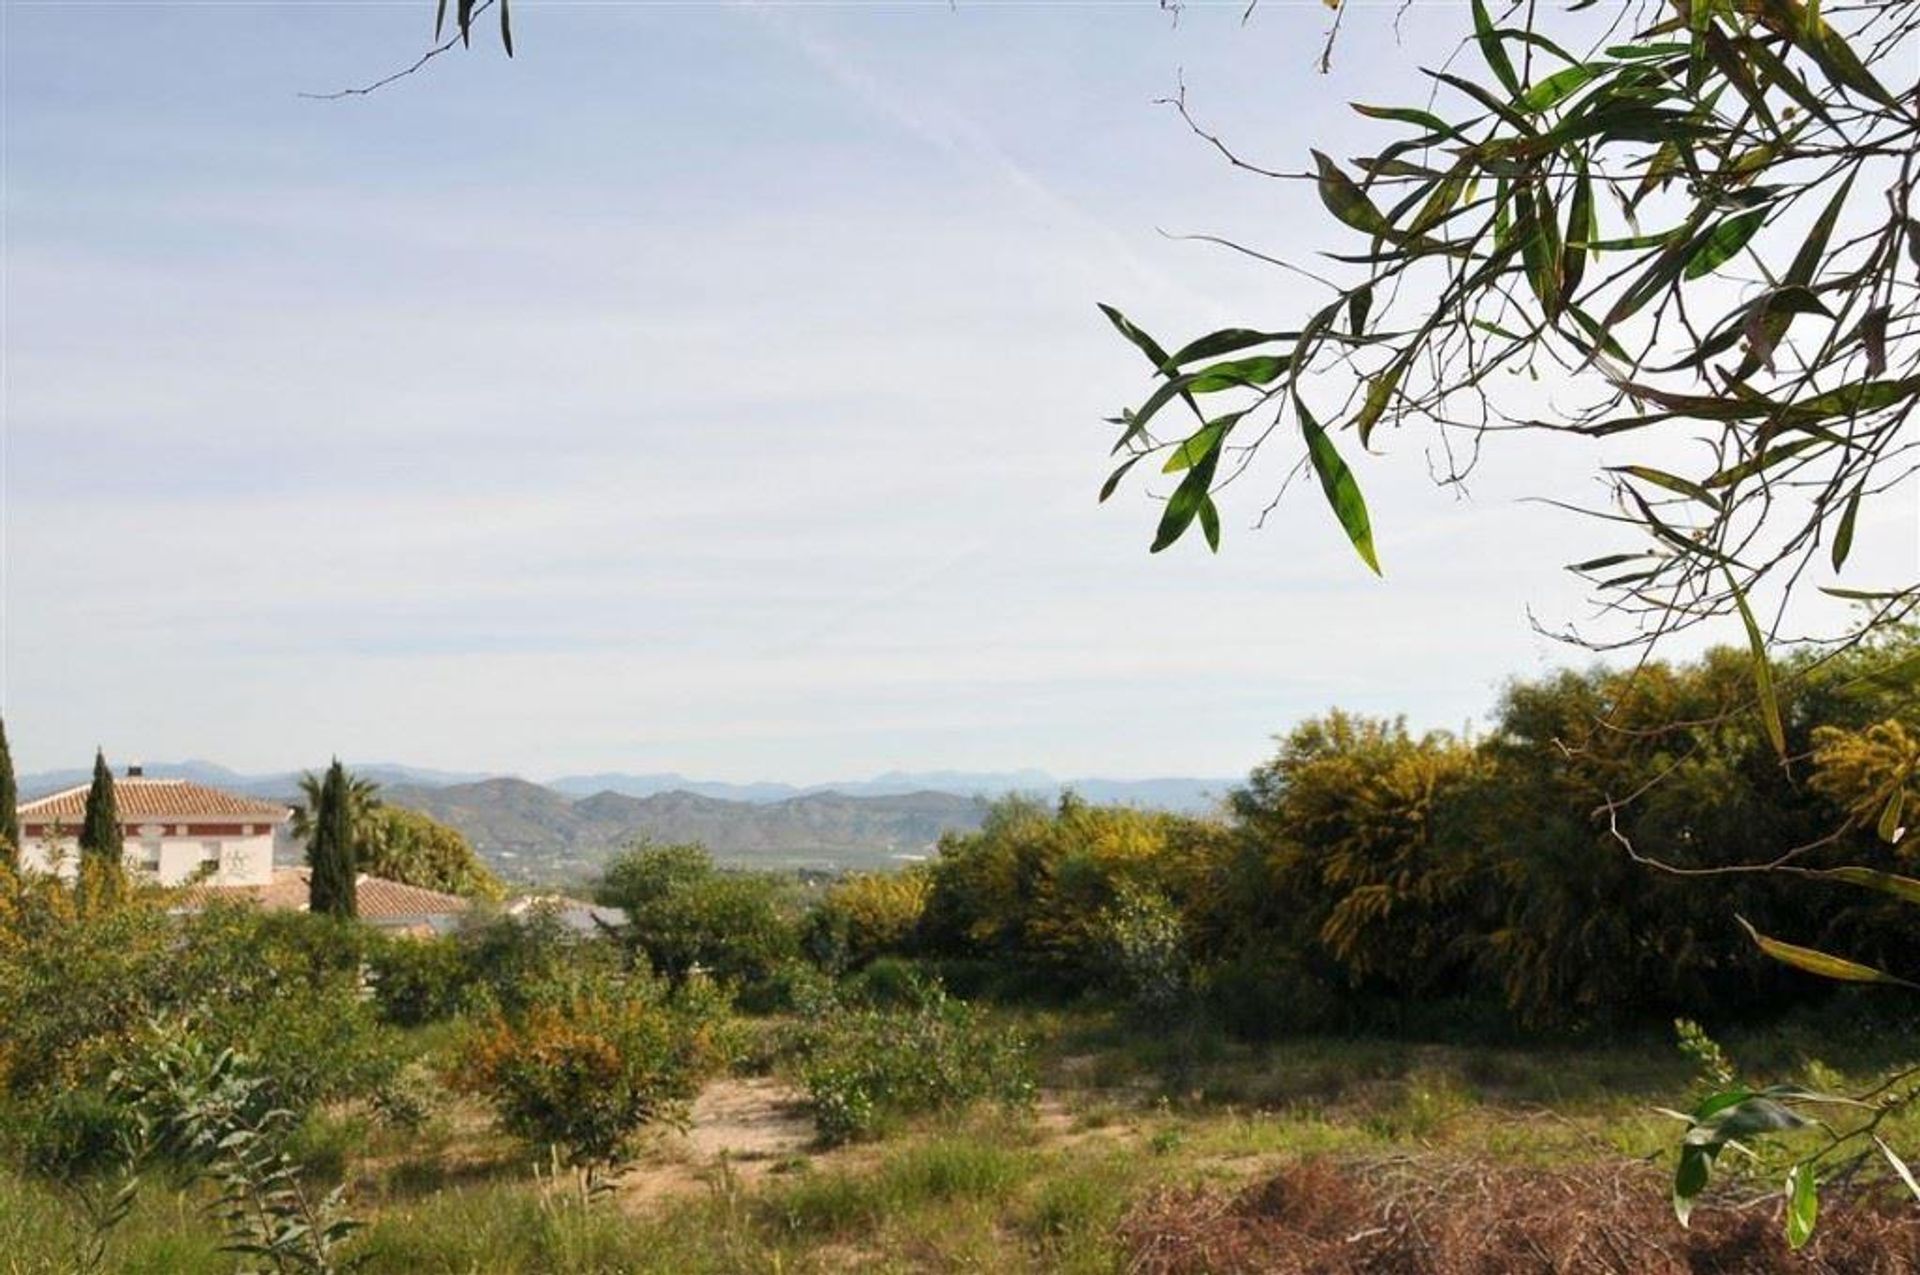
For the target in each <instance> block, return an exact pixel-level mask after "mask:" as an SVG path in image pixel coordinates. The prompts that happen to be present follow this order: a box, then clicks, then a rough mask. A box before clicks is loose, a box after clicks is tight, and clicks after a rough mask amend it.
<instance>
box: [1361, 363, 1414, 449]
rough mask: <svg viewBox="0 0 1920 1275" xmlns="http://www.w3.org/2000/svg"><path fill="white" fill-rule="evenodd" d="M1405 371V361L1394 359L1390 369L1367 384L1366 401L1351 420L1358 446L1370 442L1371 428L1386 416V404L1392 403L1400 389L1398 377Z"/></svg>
mask: <svg viewBox="0 0 1920 1275" xmlns="http://www.w3.org/2000/svg"><path fill="white" fill-rule="evenodd" d="M1406 369H1407V364H1406V360H1404V359H1396V360H1395V361H1394V363H1393V366H1392V367H1389V368H1388V369H1387V370H1386V371H1384V372H1382V373H1380V374H1379V375H1378V376H1376V377H1374V378H1373V379H1372V380H1370V381H1368V382H1367V397H1366V400H1365V401H1364V402H1363V403H1361V405H1360V414H1359V415H1358V416H1356V417H1354V419H1353V428H1354V430H1355V432H1356V433H1358V434H1359V435H1360V446H1362V447H1365V446H1367V445H1368V443H1369V442H1370V441H1371V440H1372V438H1373V427H1374V426H1375V425H1377V424H1379V423H1380V418H1381V417H1382V416H1383V415H1385V414H1386V410H1387V404H1389V403H1391V402H1392V401H1393V395H1394V391H1395V390H1397V389H1399V388H1400V377H1401V374H1402V373H1404V372H1405V371H1406Z"/></svg>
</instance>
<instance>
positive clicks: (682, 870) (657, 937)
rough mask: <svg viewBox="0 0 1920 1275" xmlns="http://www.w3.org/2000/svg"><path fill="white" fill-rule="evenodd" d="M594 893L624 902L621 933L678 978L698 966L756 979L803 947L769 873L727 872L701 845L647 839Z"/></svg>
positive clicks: (612, 903) (720, 975)
mask: <svg viewBox="0 0 1920 1275" xmlns="http://www.w3.org/2000/svg"><path fill="white" fill-rule="evenodd" d="M595 897H596V898H597V899H598V900H599V901H600V902H601V903H603V904H606V905H608V906H609V907H617V908H621V909H624V910H625V912H626V914H627V923H626V924H625V925H624V926H622V927H621V928H620V930H619V931H618V933H617V935H616V937H617V938H618V939H619V940H620V941H621V943H623V944H624V945H625V946H626V947H627V948H628V950H629V951H631V952H632V953H633V954H634V956H635V958H636V959H638V960H641V961H644V962H645V963H646V964H647V965H648V966H649V967H650V968H651V969H652V970H653V971H654V972H655V973H656V974H659V975H661V976H662V977H664V978H666V979H668V980H669V981H671V982H674V983H679V982H681V981H683V980H684V979H685V978H686V977H687V976H688V975H689V974H690V973H692V972H693V971H694V970H696V969H698V970H701V971H704V972H705V973H707V974H710V975H712V976H713V977H714V978H717V979H720V980H721V981H723V982H727V983H733V984H743V983H755V982H759V981H761V980H763V979H765V978H767V977H768V976H769V975H771V974H772V973H773V972H774V971H775V970H776V969H778V968H780V966H781V965H783V964H785V963H786V962H788V961H791V960H793V959H794V958H795V957H796V956H797V955H798V953H799V939H798V930H797V926H796V921H797V918H796V916H795V915H794V910H793V909H792V908H790V907H789V906H787V904H786V901H785V900H784V899H783V897H782V895H781V890H780V883H779V882H778V881H777V880H776V879H775V878H774V877H772V876H770V875H768V874H765V873H754V872H727V871H723V870H722V869H720V868H718V867H716V866H715V865H714V862H713V858H712V856H711V855H709V854H708V853H707V852H706V851H705V850H703V849H702V848H700V847H699V846H651V845H642V846H639V847H637V848H635V849H633V850H630V851H628V852H627V853H625V854H623V855H621V856H619V857H618V858H616V859H614V860H613V862H612V863H610V864H609V865H608V866H607V870H606V874H605V875H604V876H603V877H602V878H601V882H600V886H599V889H598V890H597V891H596V892H595Z"/></svg>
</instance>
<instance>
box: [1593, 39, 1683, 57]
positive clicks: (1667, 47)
mask: <svg viewBox="0 0 1920 1275" xmlns="http://www.w3.org/2000/svg"><path fill="white" fill-rule="evenodd" d="M1692 48H1693V46H1692V45H1690V44H1680V43H1676V42H1669V43H1666V44H1614V45H1609V46H1608V47H1607V56H1608V57H1610V58H1619V59H1620V60H1621V61H1623V62H1633V61H1638V60H1641V59H1645V58H1670V57H1674V56H1676V55H1684V54H1686V53H1687V52H1688V51H1689V50H1691V49H1692Z"/></svg>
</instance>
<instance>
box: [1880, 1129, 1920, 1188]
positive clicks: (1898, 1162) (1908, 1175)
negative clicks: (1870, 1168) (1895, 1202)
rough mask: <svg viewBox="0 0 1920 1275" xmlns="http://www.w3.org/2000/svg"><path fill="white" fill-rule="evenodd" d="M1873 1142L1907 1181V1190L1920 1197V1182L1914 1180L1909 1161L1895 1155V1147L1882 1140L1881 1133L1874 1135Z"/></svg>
mask: <svg viewBox="0 0 1920 1275" xmlns="http://www.w3.org/2000/svg"><path fill="white" fill-rule="evenodd" d="M1873 1144H1874V1145H1875V1146H1877V1147H1879V1148H1880V1154H1881V1155H1883V1156H1885V1157H1887V1163H1888V1164H1890V1165H1892V1166H1893V1171H1894V1172H1895V1173H1896V1174H1898V1175H1899V1177H1900V1180H1901V1181H1902V1182H1904V1183H1906V1185H1907V1190H1909V1191H1911V1192H1913V1194H1914V1197H1915V1198H1916V1199H1920V1182H1916V1181H1914V1179H1913V1170H1912V1169H1909V1168H1908V1167H1907V1162H1906V1161H1905V1160H1902V1159H1901V1158H1900V1157H1899V1156H1897V1155H1895V1154H1894V1151H1893V1148H1892V1147H1890V1146H1888V1145H1887V1144H1886V1143H1885V1142H1882V1141H1881V1140H1880V1135H1879V1134H1875V1135H1874V1138H1873Z"/></svg>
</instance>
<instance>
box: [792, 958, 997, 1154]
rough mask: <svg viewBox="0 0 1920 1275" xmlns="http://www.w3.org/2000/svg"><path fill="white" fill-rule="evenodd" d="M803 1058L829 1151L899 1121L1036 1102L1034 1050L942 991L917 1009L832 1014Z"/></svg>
mask: <svg viewBox="0 0 1920 1275" xmlns="http://www.w3.org/2000/svg"><path fill="white" fill-rule="evenodd" d="M796 1052H797V1055H798V1059H799V1063H798V1072H799V1079H800V1082H801V1084H802V1086H803V1087H804V1088H805V1089H806V1091H807V1095H808V1102H809V1105H810V1107H811V1108H812V1112H813V1119H814V1126H815V1128H816V1129H817V1130H818V1131H819V1135H820V1139H821V1141H823V1142H825V1143H828V1144H833V1143H840V1142H846V1141H849V1140H851V1139H854V1138H859V1137H864V1136H867V1135H869V1134H872V1133H873V1132H874V1131H876V1130H877V1129H878V1128H879V1127H880V1126H881V1125H882V1124H883V1123H884V1122H886V1121H887V1120H889V1119H891V1118H894V1117H897V1116H905V1115H913V1114H918V1113H922V1112H940V1111H956V1110H959V1109H962V1108H964V1107H967V1106H969V1105H971V1104H973V1103H976V1102H980V1101H984V1100H995V1101H999V1102H1004V1103H1008V1104H1012V1105H1025V1104H1027V1103H1030V1102H1031V1101H1032V1099H1033V1095H1034V1072H1033V1053H1032V1049H1031V1047H1030V1046H1029V1045H1028V1043H1027V1042H1026V1041H1025V1040H1024V1039H1022V1038H1021V1037H1019V1036H1018V1035H1016V1034H1014V1033H1012V1032H1010V1031H1007V1030H1004V1029H1001V1028H998V1027H995V1026H994V1025H993V1024H990V1023H989V1022H988V1021H987V1020H986V1019H985V1017H984V1016H983V1015H982V1014H981V1013H980V1011H978V1010H977V1009H975V1008H973V1007H972V1006H970V1005H968V1004H966V1003H965V1002H964V1001H957V1000H954V999H952V998H950V997H949V996H947V994H946V993H945V991H943V990H942V989H941V988H940V987H939V986H938V985H937V984H933V985H929V986H928V987H927V988H926V990H925V992H924V994H923V995H922V997H921V1002H920V1004H919V1005H917V1006H915V1007H913V1008H910V1009H901V1010H883V1009H876V1008H872V1007H860V1006H853V1005H839V1006H835V1007H832V1008H829V1009H827V1010H826V1011H825V1012H823V1013H821V1014H819V1015H818V1016H817V1017H816V1018H815V1020H814V1021H813V1022H811V1023H810V1024H808V1025H807V1026H806V1027H805V1028H804V1029H803V1032H802V1036H801V1039H800V1041H799V1043H798V1048H797V1051H796Z"/></svg>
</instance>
